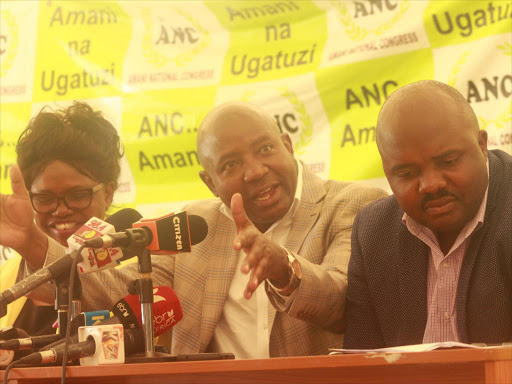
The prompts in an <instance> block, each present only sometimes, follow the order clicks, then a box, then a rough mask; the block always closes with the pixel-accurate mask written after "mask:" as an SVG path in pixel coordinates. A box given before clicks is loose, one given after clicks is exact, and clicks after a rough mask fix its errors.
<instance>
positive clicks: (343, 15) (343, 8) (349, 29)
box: [330, 0, 410, 41]
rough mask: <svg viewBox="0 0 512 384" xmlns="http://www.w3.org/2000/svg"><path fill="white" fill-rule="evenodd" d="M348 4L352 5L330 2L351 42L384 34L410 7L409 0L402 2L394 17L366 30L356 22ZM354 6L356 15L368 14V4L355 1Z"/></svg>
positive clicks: (343, 2)
mask: <svg viewBox="0 0 512 384" xmlns="http://www.w3.org/2000/svg"><path fill="white" fill-rule="evenodd" d="M347 3H348V4H350V3H349V2H347V1H334V0H331V1H330V4H331V6H332V7H333V8H334V9H336V10H337V11H338V18H339V20H340V22H341V24H343V27H344V29H345V33H346V35H347V36H348V38H349V39H350V40H353V41H361V40H363V39H364V38H365V37H367V36H368V35H371V34H375V35H376V36H380V35H382V34H384V33H385V32H387V31H388V30H390V29H391V28H392V27H393V26H394V25H395V24H397V23H398V22H399V21H400V20H401V19H402V18H403V16H404V15H405V13H406V12H407V10H408V9H409V7H410V3H409V0H402V1H401V2H400V6H399V8H398V9H397V10H396V11H394V14H393V17H392V18H391V19H389V20H387V21H385V22H383V23H382V24H380V25H377V26H375V27H374V28H365V27H363V26H361V25H360V24H359V23H358V22H357V21H356V20H354V19H355V18H356V17H353V16H352V15H351V12H350V10H349V8H348V6H347ZM352 4H353V5H354V9H355V11H356V15H357V14H358V13H359V11H361V12H362V13H363V15H364V14H365V13H366V12H367V10H366V8H365V4H368V3H363V2H360V1H353V2H352ZM370 5H371V6H373V3H370ZM395 7H396V5H395ZM359 8H360V9H359ZM372 10H373V8H372Z"/></svg>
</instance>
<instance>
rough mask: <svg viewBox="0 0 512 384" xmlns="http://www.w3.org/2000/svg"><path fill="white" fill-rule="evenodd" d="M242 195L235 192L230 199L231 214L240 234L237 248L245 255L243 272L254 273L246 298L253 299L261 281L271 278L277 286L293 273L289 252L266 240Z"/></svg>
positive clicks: (283, 283) (237, 238)
mask: <svg viewBox="0 0 512 384" xmlns="http://www.w3.org/2000/svg"><path fill="white" fill-rule="evenodd" d="M243 203H244V202H243V199H242V196H241V195H240V194H239V193H235V194H234V195H233V197H232V198H231V213H232V215H233V219H234V221H235V225H236V230H237V236H236V238H235V242H234V248H235V250H237V251H239V250H240V249H242V250H243V251H244V252H245V254H246V257H245V259H244V260H243V262H242V268H241V269H242V273H245V274H247V273H249V272H250V273H251V275H250V277H249V282H248V283H247V286H246V287H245V291H244V297H245V298H246V299H250V298H251V296H252V294H253V292H254V291H255V290H256V288H258V286H259V285H260V283H261V282H262V281H264V280H266V279H270V280H271V281H272V284H273V285H274V286H276V287H277V288H282V287H285V286H286V285H287V284H288V281H289V278H290V275H289V273H290V272H289V267H288V257H287V254H286V251H285V250H284V249H283V248H282V247H281V246H280V245H278V244H276V243H274V242H272V241H271V240H269V239H267V238H266V237H265V236H263V234H262V233H261V232H260V231H259V230H258V229H257V228H256V227H255V226H254V224H253V223H252V222H251V220H249V218H248V217H247V215H246V213H245V210H244V204H243Z"/></svg>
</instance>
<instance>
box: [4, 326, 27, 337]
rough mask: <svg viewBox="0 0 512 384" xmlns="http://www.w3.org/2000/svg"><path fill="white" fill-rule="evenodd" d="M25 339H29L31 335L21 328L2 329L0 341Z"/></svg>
mask: <svg viewBox="0 0 512 384" xmlns="http://www.w3.org/2000/svg"><path fill="white" fill-rule="evenodd" d="M25 337H29V335H28V333H27V332H25V331H24V330H23V329H21V328H14V327H5V328H0V340H11V339H22V338H25Z"/></svg>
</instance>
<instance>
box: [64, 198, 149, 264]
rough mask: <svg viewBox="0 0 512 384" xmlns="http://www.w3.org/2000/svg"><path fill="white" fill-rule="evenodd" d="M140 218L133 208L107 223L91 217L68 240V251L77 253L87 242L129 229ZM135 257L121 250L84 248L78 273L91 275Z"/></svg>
mask: <svg viewBox="0 0 512 384" xmlns="http://www.w3.org/2000/svg"><path fill="white" fill-rule="evenodd" d="M140 218H142V215H141V214H140V213H139V212H137V211H136V210H135V209H131V208H126V209H122V210H120V211H118V212H116V213H114V214H113V215H111V216H109V217H108V218H107V219H106V221H103V220H101V219H98V218H96V217H91V218H90V219H89V220H88V221H87V223H85V224H84V225H83V226H82V227H81V228H80V229H79V230H78V231H76V232H75V233H74V234H73V235H71V236H70V237H69V238H68V249H69V250H71V251H72V250H76V251H77V250H78V249H80V247H81V246H82V245H83V244H84V242H85V241H86V240H89V239H91V238H95V237H100V236H103V235H106V234H108V233H113V232H116V231H122V230H125V229H128V228H130V227H131V226H132V224H133V223H135V222H136V221H137V220H139V219H140ZM133 256H135V253H133V252H132V251H125V252H123V251H121V249H120V248H113V247H111V248H108V249H102V248H100V249H93V248H84V249H83V250H82V261H80V262H79V263H78V264H77V265H78V271H79V272H80V273H90V272H96V271H99V270H101V269H105V268H112V267H115V266H117V265H119V263H120V262H121V261H122V260H127V259H129V258H132V257H133Z"/></svg>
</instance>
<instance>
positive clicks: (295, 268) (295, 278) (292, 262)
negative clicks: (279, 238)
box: [276, 248, 302, 296]
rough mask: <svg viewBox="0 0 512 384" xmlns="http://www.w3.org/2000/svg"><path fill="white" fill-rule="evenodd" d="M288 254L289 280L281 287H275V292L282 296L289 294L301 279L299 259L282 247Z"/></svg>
mask: <svg viewBox="0 0 512 384" xmlns="http://www.w3.org/2000/svg"><path fill="white" fill-rule="evenodd" d="M283 249H284V250H285V251H286V254H287V256H288V267H289V268H290V281H289V282H288V284H287V285H286V286H285V287H283V288H276V289H277V292H278V293H279V294H281V295H283V296H290V295H291V294H292V292H293V291H294V290H295V289H297V287H298V286H299V285H300V282H301V280H302V270H301V269H300V263H299V260H297V259H296V258H295V256H293V254H292V253H291V252H290V251H288V250H287V249H286V248H283Z"/></svg>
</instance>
